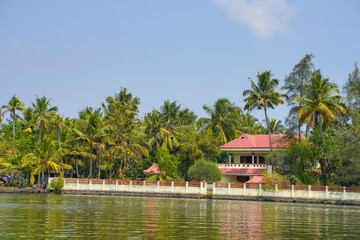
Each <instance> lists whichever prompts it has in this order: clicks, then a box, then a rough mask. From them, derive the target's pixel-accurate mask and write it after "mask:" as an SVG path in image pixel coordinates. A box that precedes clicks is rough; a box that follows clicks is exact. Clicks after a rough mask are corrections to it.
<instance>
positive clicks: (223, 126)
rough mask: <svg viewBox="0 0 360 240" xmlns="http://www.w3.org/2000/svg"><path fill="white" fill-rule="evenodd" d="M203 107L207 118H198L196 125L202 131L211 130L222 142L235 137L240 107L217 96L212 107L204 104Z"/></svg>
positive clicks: (240, 111) (240, 112)
mask: <svg viewBox="0 0 360 240" xmlns="http://www.w3.org/2000/svg"><path fill="white" fill-rule="evenodd" d="M203 109H204V110H205V112H206V113H207V114H208V115H209V118H200V119H199V120H198V122H197V125H198V127H200V128H201V130H202V131H211V132H212V133H213V135H214V136H216V137H219V138H220V141H221V143H223V144H225V143H226V142H227V141H229V140H231V139H233V138H234V137H235V130H236V129H238V127H239V119H240V116H241V114H242V110H241V108H239V107H237V106H235V105H234V104H233V103H231V102H230V101H229V99H226V98H219V99H218V100H217V101H216V102H215V104H214V106H213V107H211V106H209V105H207V104H205V105H203Z"/></svg>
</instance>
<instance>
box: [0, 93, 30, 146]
mask: <svg viewBox="0 0 360 240" xmlns="http://www.w3.org/2000/svg"><path fill="white" fill-rule="evenodd" d="M24 105H25V104H24V103H23V102H21V101H20V100H19V97H16V96H15V95H14V96H13V97H12V98H11V99H10V101H9V103H8V105H3V106H2V108H5V109H6V110H5V111H4V112H3V114H2V116H4V114H5V113H6V112H10V116H11V117H12V119H13V143H12V149H14V145H15V121H16V111H23V110H24Z"/></svg>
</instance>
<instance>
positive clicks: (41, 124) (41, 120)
mask: <svg viewBox="0 0 360 240" xmlns="http://www.w3.org/2000/svg"><path fill="white" fill-rule="evenodd" d="M41 125H42V120H41V121H40V128H39V145H40V143H41Z"/></svg>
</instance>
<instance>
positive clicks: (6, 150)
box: [0, 55, 360, 186]
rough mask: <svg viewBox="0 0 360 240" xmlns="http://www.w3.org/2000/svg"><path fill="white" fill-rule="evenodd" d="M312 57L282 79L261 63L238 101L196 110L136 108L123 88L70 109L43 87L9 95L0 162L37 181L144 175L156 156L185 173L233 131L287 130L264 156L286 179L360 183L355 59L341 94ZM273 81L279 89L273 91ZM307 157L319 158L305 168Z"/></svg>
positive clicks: (173, 175)
mask: <svg viewBox="0 0 360 240" xmlns="http://www.w3.org/2000/svg"><path fill="white" fill-rule="evenodd" d="M311 60H312V55H306V56H305V57H304V58H303V59H302V60H301V61H300V62H299V63H298V64H296V65H295V66H294V69H293V71H292V72H291V73H290V74H289V75H288V76H286V78H285V79H284V81H283V82H281V81H280V80H278V79H273V78H272V74H271V72H270V71H265V72H263V73H259V74H258V75H257V79H256V81H255V80H252V79H250V84H251V85H250V88H249V90H246V91H244V97H245V105H244V108H241V107H239V106H236V105H235V104H234V103H232V102H231V101H229V100H228V99H226V98H219V99H218V100H217V101H216V102H215V103H214V104H213V105H207V104H205V105H203V109H204V110H205V112H206V114H207V117H204V118H198V117H197V116H196V114H195V113H194V112H192V111H191V110H189V109H188V108H184V107H182V106H181V105H179V104H178V103H177V102H176V101H174V102H171V101H169V100H165V101H164V103H163V105H162V106H161V107H160V108H159V109H153V110H152V112H150V113H146V114H144V115H140V114H139V109H138V106H139V105H140V99H139V98H137V97H134V96H133V95H132V94H131V93H130V92H128V91H127V89H126V88H123V89H121V90H120V92H119V93H116V94H115V95H114V96H109V97H107V98H106V99H105V100H104V102H103V103H101V105H102V107H101V108H92V107H87V108H85V109H83V110H81V111H80V112H79V116H78V117H77V118H72V119H70V118H64V117H63V116H62V115H61V114H60V113H59V111H58V109H57V107H56V106H52V105H51V99H50V98H47V97H45V96H44V97H38V98H36V99H35V101H34V102H32V105H31V106H24V103H23V102H21V99H20V97H17V96H13V97H12V98H11V99H10V101H9V102H8V103H7V104H5V105H3V106H2V108H1V110H2V114H1V116H2V117H4V116H5V115H6V114H9V115H8V116H9V118H8V120H7V122H4V121H3V120H1V121H2V122H1V124H0V126H1V129H0V134H1V143H0V151H1V153H2V155H1V157H0V168H1V172H2V174H3V175H4V174H8V175H10V176H13V177H12V178H10V181H9V184H19V186H20V185H24V184H30V183H33V182H34V181H35V180H37V182H38V183H41V182H44V183H45V182H46V179H47V175H48V174H60V175H63V174H65V175H66V176H67V177H70V176H71V177H77V178H81V177H88V178H95V177H100V178H129V179H135V178H145V177H146V176H145V175H144V173H143V170H144V169H146V168H148V167H150V166H151V165H152V164H153V163H154V162H156V164H157V165H158V166H159V168H160V169H161V171H162V174H161V176H159V177H160V178H163V179H169V180H179V179H186V180H190V179H189V175H188V172H189V168H190V167H191V166H193V165H194V163H195V162H196V161H198V160H200V159H205V160H207V161H210V162H226V161H227V159H228V156H227V154H226V153H222V152H220V150H219V146H221V145H222V144H224V143H226V142H228V141H231V140H233V139H234V138H236V137H238V136H239V135H240V134H241V133H242V132H245V133H248V134H270V133H271V134H279V133H288V134H292V133H300V134H302V135H304V136H305V138H303V139H296V144H295V141H294V144H293V145H292V146H291V147H290V151H289V152H287V153H283V155H281V154H278V153H275V152H274V153H272V154H271V155H270V156H269V160H271V161H272V163H273V164H274V165H275V166H281V165H283V164H291V165H292V166H293V168H292V170H291V171H290V172H287V174H288V175H290V176H291V178H292V179H293V181H299V182H304V183H309V182H310V183H317V182H320V181H322V182H323V183H327V184H332V183H337V184H343V185H351V184H360V179H359V176H360V174H359V173H360V160H359V159H358V156H359V154H357V151H359V150H358V149H360V147H359V146H360V127H359V124H358V121H360V119H359V117H358V116H359V110H360V74H359V69H358V67H357V65H355V69H354V71H353V72H352V73H350V74H349V77H348V80H347V82H346V85H345V86H344V88H343V89H344V93H345V95H344V97H342V96H340V90H339V88H338V87H337V86H336V85H335V84H333V83H331V82H330V81H329V80H328V79H327V78H325V77H323V76H322V74H321V72H320V70H319V69H315V67H314V65H313V64H312V61H311ZM279 86H280V87H281V90H280V91H282V93H281V92H276V88H277V87H279ZM284 103H287V104H288V105H289V106H290V107H291V110H290V112H289V115H288V117H287V119H286V121H285V123H284V124H282V122H281V121H280V120H276V119H269V118H268V116H267V111H268V109H272V108H275V107H276V106H277V105H279V104H284ZM257 109H261V110H263V111H264V120H263V121H259V120H258V119H256V118H255V117H254V116H252V115H251V114H250V111H252V110H257ZM303 130H304V131H303ZM298 141H300V142H301V143H300V144H298ZM316 162H319V163H321V164H320V165H321V166H320V168H319V169H318V170H317V171H315V172H314V171H310V170H309V169H310V168H311V166H313V165H314V164H315V163H316Z"/></svg>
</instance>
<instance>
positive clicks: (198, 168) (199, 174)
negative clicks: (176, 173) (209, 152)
mask: <svg viewBox="0 0 360 240" xmlns="http://www.w3.org/2000/svg"><path fill="white" fill-rule="evenodd" d="M188 176H189V179H190V180H197V181H204V180H205V181H208V182H216V181H220V179H221V177H222V174H221V171H220V169H219V168H218V167H217V166H216V164H215V163H212V162H208V161H206V160H204V159H200V160H197V161H196V162H195V164H194V165H193V166H191V167H190V169H189V171H188Z"/></svg>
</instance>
